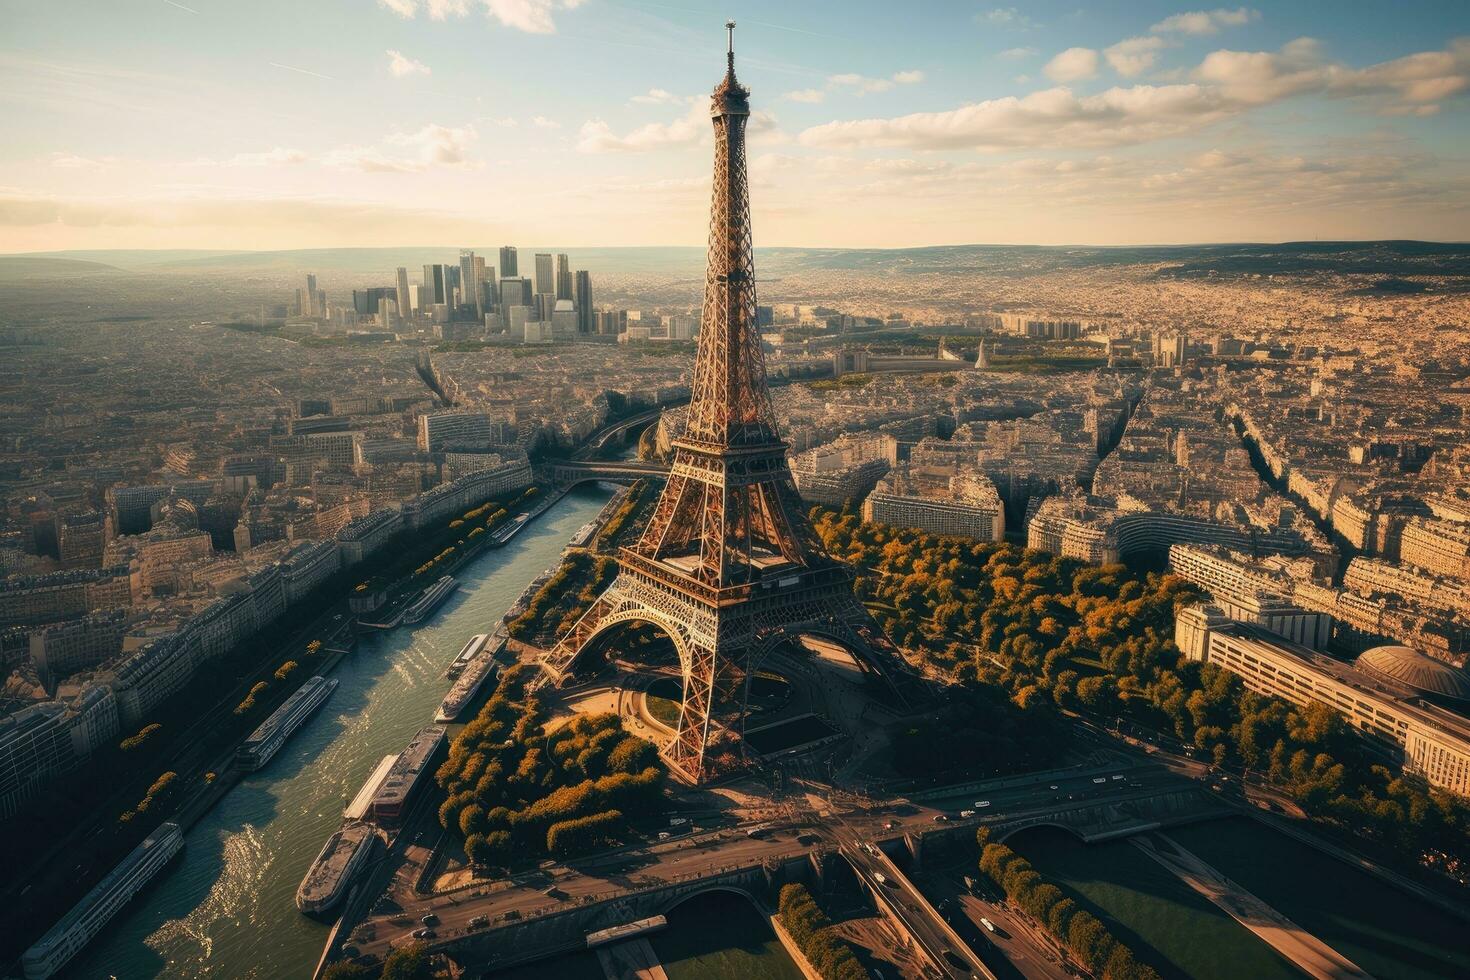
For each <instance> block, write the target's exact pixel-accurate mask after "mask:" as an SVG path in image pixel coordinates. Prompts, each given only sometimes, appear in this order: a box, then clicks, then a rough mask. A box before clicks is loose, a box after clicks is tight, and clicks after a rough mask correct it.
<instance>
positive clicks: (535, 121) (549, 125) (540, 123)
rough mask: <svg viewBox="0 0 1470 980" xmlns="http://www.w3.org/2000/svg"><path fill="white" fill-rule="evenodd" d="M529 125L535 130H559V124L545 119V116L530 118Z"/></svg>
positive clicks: (553, 120)
mask: <svg viewBox="0 0 1470 980" xmlns="http://www.w3.org/2000/svg"><path fill="white" fill-rule="evenodd" d="M531 125H532V126H535V127H536V128H537V129H561V123H559V122H557V121H556V120H555V119H547V118H546V117H545V116H532V117H531Z"/></svg>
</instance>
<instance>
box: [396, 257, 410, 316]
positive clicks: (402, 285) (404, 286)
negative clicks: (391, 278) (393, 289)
mask: <svg viewBox="0 0 1470 980" xmlns="http://www.w3.org/2000/svg"><path fill="white" fill-rule="evenodd" d="M411 309H412V307H411V306H410V305H409V302H408V269H406V268H404V267H403V266H401V265H400V266H399V267H398V315H399V316H400V317H402V318H403V319H405V320H407V319H408V314H409V311H410V310H411Z"/></svg>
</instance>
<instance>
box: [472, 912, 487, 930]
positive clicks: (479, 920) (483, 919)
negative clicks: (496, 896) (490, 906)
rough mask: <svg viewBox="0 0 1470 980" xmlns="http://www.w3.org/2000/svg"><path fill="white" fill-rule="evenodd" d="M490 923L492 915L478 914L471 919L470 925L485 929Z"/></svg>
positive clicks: (474, 927) (473, 927)
mask: <svg viewBox="0 0 1470 980" xmlns="http://www.w3.org/2000/svg"><path fill="white" fill-rule="evenodd" d="M489 924H490V917H489V916H488V915H477V916H475V917H474V918H473V919H471V920H470V921H469V926H470V928H471V929H483V928H485V927H486V926H488V925H489Z"/></svg>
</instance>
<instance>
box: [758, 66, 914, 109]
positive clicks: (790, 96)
mask: <svg viewBox="0 0 1470 980" xmlns="http://www.w3.org/2000/svg"><path fill="white" fill-rule="evenodd" d="M923 80H924V73H923V72H922V71H919V70H918V69H917V68H910V69H909V70H907V71H896V72H894V73H893V74H892V75H889V76H888V77H887V78H869V77H868V76H866V75H859V74H858V73H857V72H843V73H842V74H839V75H828V76H827V84H826V87H825V88H803V89H797V90H795V91H793V92H787V93H785V94H784V95H782V96H781V98H783V99H785V100H786V101H788V102H810V103H815V102H822V101H824V100H825V99H826V98H827V93H828V92H835V91H837V90H838V89H848V90H850V91H853V92H856V93H857V94H858V95H868V94H870V93H873V92H887V91H890V90H892V89H893V88H895V87H896V86H899V85H917V84H919V83H920V82H922V81H923Z"/></svg>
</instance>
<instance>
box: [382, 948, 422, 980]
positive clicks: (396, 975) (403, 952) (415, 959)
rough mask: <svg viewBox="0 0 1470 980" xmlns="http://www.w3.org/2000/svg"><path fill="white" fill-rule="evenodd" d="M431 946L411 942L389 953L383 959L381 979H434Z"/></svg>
mask: <svg viewBox="0 0 1470 980" xmlns="http://www.w3.org/2000/svg"><path fill="white" fill-rule="evenodd" d="M433 977H434V969H433V966H432V965H431V964H430V963H429V948H428V947H427V946H425V945H424V944H423V943H409V944H408V945H407V946H400V947H399V948H397V949H395V950H394V951H393V952H391V953H389V954H388V956H387V958H386V959H384V960H383V973H382V976H381V980H433Z"/></svg>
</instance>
